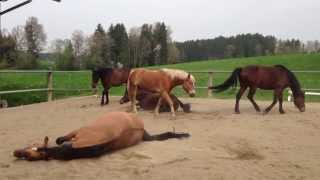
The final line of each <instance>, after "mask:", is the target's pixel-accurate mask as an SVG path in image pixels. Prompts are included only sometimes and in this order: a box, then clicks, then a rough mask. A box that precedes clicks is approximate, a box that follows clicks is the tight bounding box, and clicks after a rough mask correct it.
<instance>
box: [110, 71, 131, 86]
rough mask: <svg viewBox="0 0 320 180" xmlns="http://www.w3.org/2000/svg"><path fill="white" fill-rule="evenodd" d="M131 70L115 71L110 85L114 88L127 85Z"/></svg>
mask: <svg viewBox="0 0 320 180" xmlns="http://www.w3.org/2000/svg"><path fill="white" fill-rule="evenodd" d="M130 71H131V70H130V69H113V71H112V76H111V79H110V83H111V85H113V86H120V85H122V84H125V83H127V81H128V77H129V74H130Z"/></svg>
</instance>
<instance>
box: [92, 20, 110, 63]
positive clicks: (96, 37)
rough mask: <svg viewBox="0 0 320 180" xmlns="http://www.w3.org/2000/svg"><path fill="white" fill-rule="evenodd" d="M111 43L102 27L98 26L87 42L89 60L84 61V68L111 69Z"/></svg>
mask: <svg viewBox="0 0 320 180" xmlns="http://www.w3.org/2000/svg"><path fill="white" fill-rule="evenodd" d="M112 43H113V42H112V40H111V39H110V37H109V36H108V35H107V33H106V32H105V30H104V28H103V27H102V25H101V24H98V26H97V28H96V30H95V32H94V34H93V35H92V36H91V37H90V38H89V40H88V46H89V54H88V56H89V58H88V59H87V61H86V68H90V69H92V68H99V67H108V66H109V67H112V64H113V62H112V60H111V45H112Z"/></svg>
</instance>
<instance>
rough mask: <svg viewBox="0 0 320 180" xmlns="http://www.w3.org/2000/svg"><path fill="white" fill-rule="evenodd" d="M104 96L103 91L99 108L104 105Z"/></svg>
mask: <svg viewBox="0 0 320 180" xmlns="http://www.w3.org/2000/svg"><path fill="white" fill-rule="evenodd" d="M104 95H105V90H104V89H103V91H102V96H101V103H100V104H101V106H103V105H104Z"/></svg>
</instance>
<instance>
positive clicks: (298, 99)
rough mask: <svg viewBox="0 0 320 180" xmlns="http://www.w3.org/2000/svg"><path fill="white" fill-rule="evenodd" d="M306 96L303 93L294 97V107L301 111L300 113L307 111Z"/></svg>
mask: <svg viewBox="0 0 320 180" xmlns="http://www.w3.org/2000/svg"><path fill="white" fill-rule="evenodd" d="M304 94H305V92H304V91H301V92H300V93H298V94H296V95H295V96H294V100H293V103H294V105H295V106H296V107H297V108H298V109H299V111H300V112H304V111H305V110H306V106H305V103H304V101H305V100H304V99H305V98H304Z"/></svg>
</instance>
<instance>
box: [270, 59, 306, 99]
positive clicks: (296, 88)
mask: <svg viewBox="0 0 320 180" xmlns="http://www.w3.org/2000/svg"><path fill="white" fill-rule="evenodd" d="M275 67H278V68H281V69H283V70H285V71H286V72H287V75H288V78H289V81H290V84H291V86H290V88H291V90H292V93H293V96H298V95H300V94H303V93H302V91H301V86H300V83H299V81H298V79H297V77H296V76H295V75H294V74H293V72H291V71H290V70H289V69H288V68H286V67H285V66H283V65H281V64H278V65H275Z"/></svg>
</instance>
